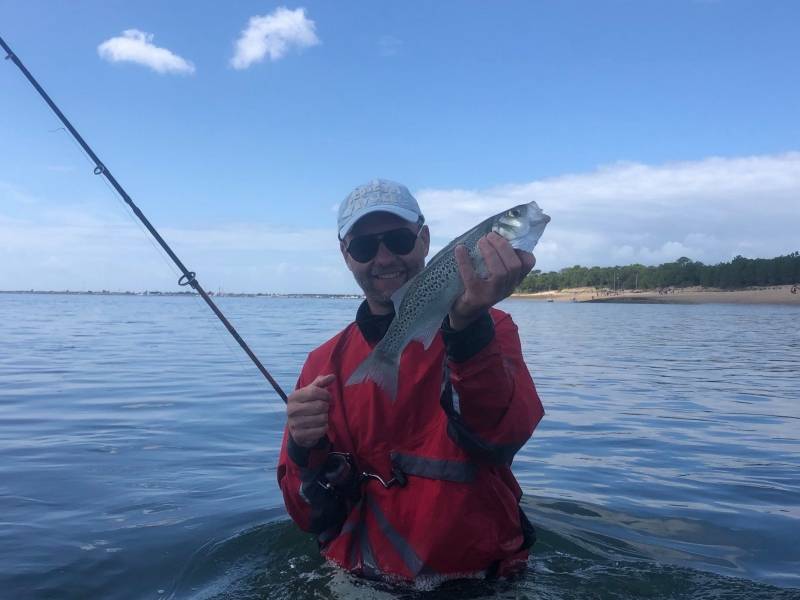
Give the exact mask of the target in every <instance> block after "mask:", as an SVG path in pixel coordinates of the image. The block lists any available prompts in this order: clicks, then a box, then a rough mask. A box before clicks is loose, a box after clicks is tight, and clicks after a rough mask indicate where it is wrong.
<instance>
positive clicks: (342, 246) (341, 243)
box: [339, 240, 353, 271]
mask: <svg viewBox="0 0 800 600" xmlns="http://www.w3.org/2000/svg"><path fill="white" fill-rule="evenodd" d="M339 251H340V252H341V253H342V258H343V259H344V264H346V265H347V268H348V269H350V261H349V260H348V254H347V246H346V245H345V243H344V240H339ZM350 270H351V271H352V270H353V269H350Z"/></svg>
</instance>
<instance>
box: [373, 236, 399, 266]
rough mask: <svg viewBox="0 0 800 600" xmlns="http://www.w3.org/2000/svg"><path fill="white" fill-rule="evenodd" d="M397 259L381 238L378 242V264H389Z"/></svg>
mask: <svg viewBox="0 0 800 600" xmlns="http://www.w3.org/2000/svg"><path fill="white" fill-rule="evenodd" d="M394 261H395V255H394V253H393V252H392V251H391V250H389V249H388V248H387V247H386V245H385V244H384V243H383V240H381V243H380V244H378V252H377V253H376V254H375V262H376V263H378V264H388V263H391V262H394Z"/></svg>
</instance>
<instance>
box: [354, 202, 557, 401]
mask: <svg viewBox="0 0 800 600" xmlns="http://www.w3.org/2000/svg"><path fill="white" fill-rule="evenodd" d="M549 222H550V217H549V216H548V215H546V214H544V212H542V209H540V208H539V206H538V205H537V204H536V202H529V203H527V204H520V205H518V206H515V207H513V208H510V209H508V210H506V211H503V212H501V213H498V214H496V215H494V216H492V217H489V218H488V219H486V220H485V221H482V222H481V223H479V224H478V225H476V226H475V227H473V228H472V229H470V230H469V231H467V232H466V233H464V234H462V235H460V236H458V237H457V238H455V239H454V240H453V241H452V242H450V243H449V244H447V246H445V247H444V248H442V249H441V250H440V251H439V252H438V253H436V255H435V256H434V257H433V258H431V259H430V260H429V261H428V264H427V265H426V266H425V268H424V269H423V270H422V271H420V272H419V273H418V274H417V275H415V276H414V277H413V278H411V279H410V280H409V281H407V282H406V283H405V284H404V285H403V287H401V288H400V289H398V290H397V291H396V292H395V293H394V294H393V295H392V298H391V300H392V303H393V305H394V311H395V316H394V319H393V320H392V323H391V324H390V325H389V329H388V330H387V331H386V334H385V335H384V337H383V339H381V341H380V342H378V343H377V344H376V345H375V347H374V348H373V349H372V351H371V352H370V354H369V355H368V356H367V357H366V358H365V359H364V361H363V362H362V363H361V364H360V365H359V366H358V367H357V368H356V370H355V371H354V372H353V374H352V375H351V376H350V377H349V378H348V380H347V382H346V383H345V386H350V385H355V384H358V383H363V382H366V381H372V382H374V383H375V384H376V385H377V386H378V387H380V388H381V389H383V390H384V391H385V392H386V393H387V395H388V396H389V398H390V399H391V400H392V401H394V399H395V398H396V397H397V373H398V371H399V369H400V356H401V355H402V353H403V350H404V349H405V347H406V346H408V344H410V343H411V342H412V341H419V342H421V343H422V345H423V347H424V348H425V350H427V349H428V348H429V347H430V345H431V342H433V339H434V338H435V337H436V333H437V332H438V331H439V329H440V327H441V326H442V321H443V320H444V318H445V316H446V315H447V313H448V312H449V311H450V308H451V307H452V306H453V303H455V301H456V300H457V299H458V297H459V296H461V294H462V293H464V282H463V281H462V280H461V275H460V273H459V271H458V263H457V262H456V257H455V248H456V246H458V245H464V246H465V247H466V248H467V250H468V251H469V256H470V259H471V260H472V264H473V267H474V268H475V272H476V273H477V274H478V276H480V277H485V276H486V274H487V270H486V264H485V263H484V260H483V256H482V255H481V253H480V250H479V249H478V240H479V239H480V238H482V237H483V236H485V235H487V234H488V233H490V232H492V231H494V232H496V233H498V234H500V235H501V236H503V237H504V238H505V239H507V240H508V241H509V243H510V244H511V247H512V248H514V249H516V250H524V251H525V252H533V248H534V247H535V246H536V244H537V242H538V241H539V238H540V237H541V236H542V233H544V228H545V227H546V226H547V224H548V223H549Z"/></svg>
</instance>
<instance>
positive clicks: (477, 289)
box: [450, 232, 536, 331]
mask: <svg viewBox="0 0 800 600" xmlns="http://www.w3.org/2000/svg"><path fill="white" fill-rule="evenodd" d="M478 249H479V250H480V253H481V255H482V256H483V260H484V262H485V263H486V276H485V277H480V276H478V274H477V273H476V272H475V269H474V267H473V266H472V260H471V259H470V257H469V252H468V251H467V248H466V247H465V246H456V250H455V252H456V262H457V263H458V271H459V273H460V274H461V280H462V281H463V282H464V293H463V294H461V296H459V297H458V299H457V300H456V301H455V304H453V307H452V308H451V309H450V327H452V328H453V329H455V330H457V331H458V330H461V329H464V328H465V327H466V326H467V325H469V324H470V323H472V322H473V321H474V320H475V319H477V318H478V317H479V316H480V315H481V314H482V313H483V312H484V311H485V310H488V309H489V307H491V306H494V305H495V304H497V303H498V302H500V301H501V300H503V299H504V298H507V297H508V296H510V295H511V292H513V291H514V290H515V289H516V287H517V286H518V285H519V284H520V283H522V280H523V279H525V276H526V275H527V274H528V273H530V271H531V269H533V266H534V265H535V264H536V257H535V256H534V255H533V254H530V253H529V252H523V251H522V250H514V248H512V247H511V244H509V243H508V240H506V239H505V238H504V237H503V236H501V235H499V234H497V233H495V232H491V233H490V234H489V235H486V236H484V237H482V238H481V239H480V240H478Z"/></svg>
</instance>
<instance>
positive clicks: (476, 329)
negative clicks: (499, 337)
mask: <svg viewBox="0 0 800 600" xmlns="http://www.w3.org/2000/svg"><path fill="white" fill-rule="evenodd" d="M442 339H443V340H444V345H445V348H446V349H447V356H448V358H449V359H450V360H452V361H453V362H456V363H461V362H465V361H467V360H469V359H470V358H472V357H473V356H475V355H476V354H478V352H480V351H481V350H483V349H484V348H485V347H486V346H488V345H489V342H491V341H492V340H493V339H494V321H493V320H492V317H491V315H489V313H488V312H485V313H483V314H482V315H481V316H480V317H478V318H477V319H475V320H474V321H473V322H472V323H470V324H469V325H467V326H466V327H465V328H464V329H462V330H461V331H456V330H455V329H453V328H452V327H450V317H449V316H448V317H445V320H444V322H443V323H442Z"/></svg>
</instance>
